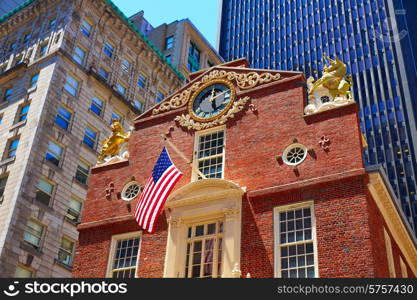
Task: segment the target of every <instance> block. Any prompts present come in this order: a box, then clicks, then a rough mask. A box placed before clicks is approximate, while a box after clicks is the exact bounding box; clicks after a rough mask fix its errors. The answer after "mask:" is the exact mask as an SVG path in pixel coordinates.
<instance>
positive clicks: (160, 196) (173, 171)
mask: <svg viewBox="0 0 417 300" xmlns="http://www.w3.org/2000/svg"><path fill="white" fill-rule="evenodd" d="M181 177H182V173H181V172H180V171H179V170H178V169H177V168H176V167H175V165H174V163H173V162H172V161H171V158H170V157H169V154H168V151H167V149H166V148H165V147H164V149H163V150H162V153H161V155H160V156H159V158H158V161H157V162H156V165H155V166H154V168H153V171H152V174H151V176H150V177H149V179H148V181H147V182H146V184H145V188H144V189H143V191H142V194H141V196H140V198H139V201H138V204H137V205H136V209H135V218H136V221H137V222H138V224H139V226H140V227H142V229H144V230H146V231H148V232H150V233H152V232H153V230H154V225H155V223H156V220H157V218H158V217H159V215H160V214H161V211H162V209H163V208H164V204H165V201H166V200H167V198H168V195H169V193H170V192H171V191H172V189H173V188H174V185H175V184H176V183H177V181H178V180H180V179H181Z"/></svg>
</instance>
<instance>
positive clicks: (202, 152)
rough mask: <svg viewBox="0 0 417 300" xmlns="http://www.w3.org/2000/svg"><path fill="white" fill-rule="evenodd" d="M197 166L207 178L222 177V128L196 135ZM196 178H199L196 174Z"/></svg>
mask: <svg viewBox="0 0 417 300" xmlns="http://www.w3.org/2000/svg"><path fill="white" fill-rule="evenodd" d="M196 138H197V143H196V144H197V145H196V146H197V147H196V155H197V157H196V163H197V168H198V169H199V170H200V172H201V173H203V174H204V175H205V176H206V177H207V178H223V169H224V168H223V162H224V156H225V147H224V146H225V140H224V139H225V136H224V130H220V131H216V132H211V133H207V134H204V133H201V134H198V135H196ZM195 175H197V174H195ZM197 176H198V177H197V178H198V179H201V177H200V176H199V175H197Z"/></svg>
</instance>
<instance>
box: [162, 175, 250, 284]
mask: <svg viewBox="0 0 417 300" xmlns="http://www.w3.org/2000/svg"><path fill="white" fill-rule="evenodd" d="M244 193H245V189H244V188H241V187H240V186H238V185H237V184H235V183H233V182H231V181H227V180H223V179H203V180H198V181H196V182H192V183H189V184H188V185H186V186H184V187H182V188H181V189H179V190H177V191H175V192H174V193H172V194H171V195H170V197H169V198H168V201H167V205H166V206H167V208H169V209H170V210H171V212H170V216H169V217H168V224H169V228H168V241H167V248H166V249H167V250H166V256H165V267H164V277H169V278H183V277H184V276H185V273H184V271H185V259H186V244H187V229H188V227H190V226H193V225H196V224H201V223H208V222H214V221H221V222H223V245H222V248H223V250H222V264H221V265H222V270H221V277H223V278H231V277H233V273H232V270H233V267H234V266H235V264H236V263H238V264H239V265H240V250H241V245H240V242H241V226H242V222H241V215H242V196H243V194H244Z"/></svg>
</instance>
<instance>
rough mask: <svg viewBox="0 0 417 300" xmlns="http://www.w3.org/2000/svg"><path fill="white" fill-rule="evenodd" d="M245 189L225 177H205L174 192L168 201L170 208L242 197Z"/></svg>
mask: <svg viewBox="0 0 417 300" xmlns="http://www.w3.org/2000/svg"><path fill="white" fill-rule="evenodd" d="M244 193H245V189H244V188H242V187H240V186H239V185H237V184H236V183H234V182H231V181H228V180H224V179H204V180H198V181H195V182H191V183H189V184H187V185H185V186H184V187H182V188H180V189H179V190H177V191H175V192H173V193H172V194H171V195H170V196H169V198H168V201H167V204H166V206H167V207H169V208H173V207H179V206H185V205H191V204H195V203H201V202H206V201H212V200H219V199H225V198H240V197H242V195H243V194H244Z"/></svg>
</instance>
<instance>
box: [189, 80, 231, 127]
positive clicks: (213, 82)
mask: <svg viewBox="0 0 417 300" xmlns="http://www.w3.org/2000/svg"><path fill="white" fill-rule="evenodd" d="M214 84H223V85H225V86H227V87H228V88H229V89H230V100H229V103H227V105H226V107H225V108H224V109H223V111H221V112H220V113H219V114H217V115H215V116H213V117H210V118H200V117H198V116H196V115H195V113H194V111H193V105H194V101H195V100H196V98H197V97H198V96H199V95H200V93H201V92H202V91H204V90H205V89H206V88H208V87H210V86H212V85H214ZM235 98H236V90H235V87H234V86H233V84H232V83H231V82H230V81H227V80H224V79H216V80H211V81H209V82H207V83H205V84H203V85H202V86H200V87H199V88H198V89H197V90H196V91H195V92H194V93H193V95H192V96H191V99H190V101H189V102H188V113H189V115H190V116H191V118H192V119H194V120H195V121H197V122H202V123H206V122H211V121H214V120H215V119H217V118H220V117H221V116H223V115H224V114H225V113H227V112H228V110H229V109H230V108H231V107H232V106H233V103H234V101H235Z"/></svg>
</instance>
